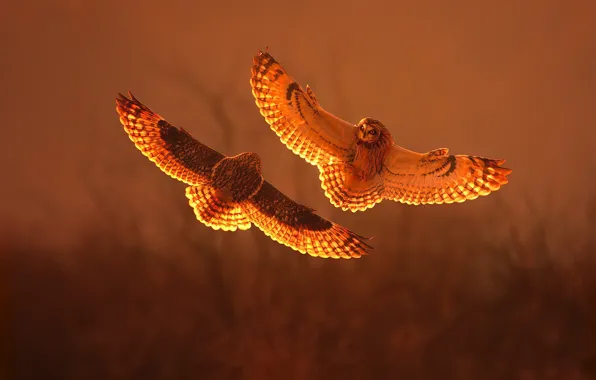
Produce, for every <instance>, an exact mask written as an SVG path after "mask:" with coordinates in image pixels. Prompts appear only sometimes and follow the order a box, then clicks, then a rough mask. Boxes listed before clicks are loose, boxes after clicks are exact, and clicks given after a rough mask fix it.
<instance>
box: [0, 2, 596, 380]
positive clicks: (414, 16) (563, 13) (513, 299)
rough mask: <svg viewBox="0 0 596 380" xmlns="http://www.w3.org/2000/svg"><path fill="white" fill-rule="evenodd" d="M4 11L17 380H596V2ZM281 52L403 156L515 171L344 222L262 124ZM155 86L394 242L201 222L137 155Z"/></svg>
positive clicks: (8, 364)
mask: <svg viewBox="0 0 596 380" xmlns="http://www.w3.org/2000/svg"><path fill="white" fill-rule="evenodd" d="M2 8H3V11H2V12H0V32H1V33H0V42H1V46H2V59H1V60H0V66H1V70H0V76H1V83H2V88H3V91H1V92H0V97H2V99H1V102H0V107H1V111H2V115H3V118H4V122H3V126H2V153H3V157H4V159H3V162H4V165H3V167H2V170H3V178H4V180H3V181H2V186H0V223H1V225H2V229H1V231H0V250H1V255H0V269H1V270H2V273H0V278H1V280H0V285H1V286H0V327H2V331H1V335H0V342H2V343H0V344H1V345H2V346H1V347H0V349H1V350H2V351H3V354H2V355H0V357H2V358H3V359H1V360H2V362H1V363H0V371H2V372H0V378H19V379H25V378H26V379H32V378H43V379H50V378H51V379H54V378H56V379H191V378H192V379H195V378H200V379H281V378H284V379H368V378H373V379H396V378H403V379H521V380H530V379H582V380H583V379H594V378H596V276H595V275H596V268H595V265H596V259H595V255H596V238H595V237H594V230H595V225H596V196H595V195H594V191H595V190H596V181H595V180H594V178H593V176H594V171H595V170H594V169H595V168H596V155H595V154H594V153H593V149H594V148H593V144H594V138H595V137H596V132H595V129H594V123H595V121H596V107H594V103H595V101H596V69H595V68H596V22H595V21H594V14H595V12H596V3H594V2H590V1H588V0H585V1H582V0H573V1H562V0H528V1H523V2H520V1H515V0H505V1H499V2H496V1H494V2H493V1H489V2H477V1H472V0H456V1H451V2H449V3H448V2H441V1H431V0H425V1H418V2H406V1H395V2H392V3H389V2H384V1H367V2H365V3H363V2H355V1H347V2H343V3H341V4H340V3H332V2H318V1H310V0H304V1H301V2H290V3H284V2H281V3H271V2H263V3H259V2H254V1H253V2H242V1H231V2H206V1H204V0H199V1H197V2H180V1H170V2H160V1H154V0H147V1H143V2H140V1H137V2H132V1H130V2H123V1H114V0H102V1H95V0H91V1H87V2H83V1H77V0H54V1H49V0H46V1H43V0H42V1H38V2H36V3H25V2H21V3H17V2H11V3H7V4H4V5H3V6H2ZM267 46H268V47H269V50H270V52H271V53H272V54H273V56H274V57H275V58H276V59H277V60H279V61H280V62H281V64H282V65H284V66H285V68H286V69H287V70H288V72H289V73H290V75H292V76H293V77H294V78H295V79H296V80H297V81H298V82H299V83H300V84H302V85H303V86H304V85H305V84H309V85H310V86H311V87H312V88H313V90H314V92H315V94H316V95H317V98H318V100H319V101H320V103H321V104H322V106H323V107H324V108H326V109H327V110H328V111H330V112H332V113H335V114H336V115H338V116H340V117H342V118H344V119H345V120H348V121H351V122H357V121H358V120H360V119H361V118H362V117H365V116H371V117H375V118H377V119H379V120H381V121H383V122H384V123H385V124H386V125H387V126H388V128H389V129H390V130H391V132H392V134H393V136H394V138H395V140H396V143H398V144H399V145H402V146H405V147H407V148H409V149H414V150H418V151H428V150H430V149H434V148H439V147H448V148H449V149H450V152H451V153H454V154H474V155H481V156H487V157H492V158H505V159H507V166H508V167H510V168H512V169H514V171H513V173H512V175H511V176H510V183H509V184H508V185H506V186H504V187H503V188H502V189H501V190H500V191H498V192H496V193H493V194H492V195H490V196H488V197H482V198H479V199H477V200H474V201H469V202H466V203H463V204H457V205H441V206H419V207H413V206H406V205H403V204H398V203H395V202H388V201H386V202H383V203H381V204H378V205H377V206H375V207H374V208H373V209H372V210H369V211H367V212H363V213H357V214H352V213H349V212H342V211H341V210H339V209H335V208H333V206H331V204H330V203H329V202H328V201H327V199H326V198H325V196H324V194H323V191H322V190H321V188H320V182H319V179H318V173H317V170H316V168H315V167H313V166H311V165H308V164H306V163H305V162H304V161H303V160H301V159H300V158H299V157H298V156H295V155H293V154H292V153H291V152H290V151H289V150H288V149H287V148H285V146H283V145H282V144H281V143H280V142H279V139H278V138H277V136H276V135H275V134H274V133H273V132H272V131H271V130H270V129H269V127H268V125H267V124H266V123H265V121H264V120H263V118H262V117H261V115H260V114H259V112H258V109H257V107H256V106H255V104H254V99H253V97H252V95H251V91H250V85H249V78H250V67H251V65H252V57H253V56H254V55H255V54H256V53H257V51H258V49H264V48H265V47H267ZM128 90H131V91H132V92H133V93H134V94H135V96H137V97H138V98H139V99H140V100H141V101H142V102H144V103H145V104H147V105H148V106H149V107H150V108H152V109H153V110H155V111H156V112H158V113H160V114H161V115H162V116H164V117H165V118H166V119H167V120H168V121H170V122H171V123H173V124H174V125H176V126H179V127H184V128H185V129H187V130H188V131H190V133H192V134H193V135H194V136H195V137H196V138H197V139H199V140H200V141H202V142H204V143H206V144H208V145H210V146H211V147H213V148H215V149H217V150H219V151H221V152H222V153H225V154H229V155H232V154H237V153H239V152H243V151H254V152H257V153H258V154H259V155H260V156H261V157H262V159H263V162H264V164H263V172H264V175H265V177H266V178H267V179H268V180H269V181H270V182H271V183H273V184H274V185H275V186H276V187H277V188H279V189H280V190H281V191H283V192H284V193H285V194H287V195H288V196H290V197H292V198H294V199H295V200H297V201H299V202H302V203H305V204H307V205H309V206H311V207H314V208H316V209H317V210H318V212H319V213H320V214H321V215H322V216H324V217H326V218H330V219H332V220H334V221H336V222H338V223H340V224H343V225H345V226H347V227H349V228H351V229H353V230H354V231H355V232H357V233H359V234H362V235H365V236H374V240H373V241H372V244H373V245H374V247H375V250H374V251H373V252H372V253H371V254H370V255H369V256H367V257H365V258H362V259H360V260H349V261H336V260H324V259H316V258H311V257H308V256H304V255H300V254H299V253H297V252H295V251H292V250H290V249H288V248H286V247H283V246H281V245H279V244H277V243H275V242H273V241H272V240H270V239H268V238H267V237H265V236H264V235H263V234H262V233H261V232H260V231H258V230H257V229H256V228H252V229H251V230H249V231H244V232H237V233H226V232H220V231H213V230H211V229H209V228H207V227H205V226H204V225H202V224H201V223H199V222H198V221H196V220H195V217H194V214H193V212H192V209H191V208H190V207H189V206H188V204H187V199H186V198H185V196H184V187H185V186H184V185H183V184H181V183H178V182H176V181H174V180H172V179H170V178H169V177H167V176H165V175H164V174H163V173H161V172H160V171H159V170H158V169H157V168H156V167H155V166H154V165H153V164H152V163H151V162H149V161H148V160H147V159H146V158H145V157H144V156H142V155H141V153H140V152H139V151H137V150H136V148H134V146H133V144H132V143H131V142H130V140H129V139H128V137H127V136H126V134H125V133H124V131H123V129H122V126H121V125H120V123H119V121H118V116H117V114H116V111H115V100H114V99H115V97H116V95H117V93H118V92H122V93H126V91H128Z"/></svg>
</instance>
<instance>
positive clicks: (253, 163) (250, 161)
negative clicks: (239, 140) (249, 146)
mask: <svg viewBox="0 0 596 380" xmlns="http://www.w3.org/2000/svg"><path fill="white" fill-rule="evenodd" d="M236 157H239V158H240V159H241V161H242V162H243V164H244V165H246V166H247V167H249V168H251V169H254V170H256V171H257V173H259V174H261V157H259V155H258V154H256V153H253V152H244V153H240V154H238V155H237V156H236Z"/></svg>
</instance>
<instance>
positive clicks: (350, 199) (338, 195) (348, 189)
mask: <svg viewBox="0 0 596 380" xmlns="http://www.w3.org/2000/svg"><path fill="white" fill-rule="evenodd" d="M319 170H320V173H319V179H320V180H321V187H322V188H323V190H325V195H326V196H327V198H329V200H330V201H331V204H333V205H334V206H335V207H339V208H341V209H342V210H344V211H347V210H350V211H352V212H356V211H364V210H366V209H368V208H372V207H373V206H374V205H376V204H377V203H379V202H381V201H382V200H383V190H384V187H383V181H382V180H381V178H380V177H379V176H375V177H373V178H372V179H370V180H364V179H361V178H360V177H359V176H358V175H356V174H355V172H354V169H353V168H352V167H351V166H350V165H347V164H344V163H334V164H331V165H323V166H321V167H320V168H319Z"/></svg>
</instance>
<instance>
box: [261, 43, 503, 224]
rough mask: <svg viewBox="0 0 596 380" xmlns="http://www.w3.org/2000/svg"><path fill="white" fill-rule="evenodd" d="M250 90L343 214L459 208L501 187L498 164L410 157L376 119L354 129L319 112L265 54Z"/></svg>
mask: <svg viewBox="0 0 596 380" xmlns="http://www.w3.org/2000/svg"><path fill="white" fill-rule="evenodd" d="M251 73H252V75H251V78H250V85H251V87H252V94H253V96H254V98H255V102H256V104H257V107H258V108H259V111H260V113H261V115H263V117H264V118H265V120H266V122H267V123H268V124H269V126H270V127H271V129H272V130H273V131H274V132H275V133H276V134H277V135H278V136H279V138H280V139H281V141H282V142H283V143H284V144H285V145H286V146H287V147H288V149H290V150H291V151H292V152H294V153H295V154H297V155H299V156H300V157H302V158H303V159H304V160H306V161H307V162H308V163H310V164H312V165H315V166H317V167H318V169H319V178H320V180H321V187H322V188H323V189H324V190H325V195H326V196H327V198H329V200H330V201H331V203H332V204H333V205H334V206H336V207H339V208H341V209H342V210H344V211H347V210H351V211H353V212H356V211H364V210H366V209H368V208H372V207H373V206H375V205H376V204H377V203H379V202H381V201H382V200H383V199H390V200H393V201H398V202H402V203H405V204H409V205H420V204H441V203H453V202H458V203H461V202H464V201H466V200H471V199H476V198H478V197H479V196H484V195H488V194H490V193H492V192H494V191H497V190H499V189H500V188H501V186H503V185H505V184H507V182H508V179H507V176H508V175H509V174H510V173H511V172H512V170H511V169H507V168H505V167H503V166H502V165H503V164H504V163H505V160H500V159H491V158H485V157H480V156H470V155H452V154H449V150H448V149H447V148H439V149H434V150H431V151H428V152H426V153H418V152H415V151H412V150H409V149H406V148H403V147H401V146H399V145H396V144H395V142H394V140H393V137H392V136H391V133H390V132H389V130H388V129H387V128H386V127H385V126H384V125H383V123H381V122H380V121H378V120H375V119H373V118H369V117H366V118H363V119H362V120H360V121H359V122H358V124H356V125H354V124H352V123H349V122H347V121H344V120H342V119H340V118H339V117H337V116H335V115H333V114H331V113H329V112H327V111H326V110H325V109H323V108H322V107H321V105H320V104H319V102H318V101H317V98H316V97H315V94H314V92H313V91H312V89H311V88H310V87H309V86H308V85H306V87H305V89H303V88H302V87H301V86H300V85H299V84H298V83H297V82H296V81H295V80H294V79H292V77H290V76H289V75H288V73H287V72H286V70H285V69H284V68H283V67H282V66H281V65H280V64H279V62H277V61H276V60H275V59H274V58H273V57H272V56H271V54H270V53H269V52H268V51H265V52H261V51H260V52H259V53H258V54H257V55H256V56H255V57H254V59H253V66H252V69H251Z"/></svg>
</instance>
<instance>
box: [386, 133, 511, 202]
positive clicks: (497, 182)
mask: <svg viewBox="0 0 596 380" xmlns="http://www.w3.org/2000/svg"><path fill="white" fill-rule="evenodd" d="M448 152H449V151H448V150H447V149H445V148H442V149H435V150H432V151H430V152H427V153H417V152H413V151H411V150H408V149H405V148H402V147H399V146H397V145H394V146H393V148H392V149H391V150H390V151H389V153H388V154H387V156H386V157H385V163H384V165H383V167H382V169H381V176H382V177H383V180H384V183H385V190H384V192H383V196H384V197H385V198H387V199H392V200H395V201H399V202H402V203H407V204H413V205H418V204H440V203H453V202H460V203H461V202H464V201H466V200H468V199H476V198H477V197H478V196H483V195H488V194H490V193H491V192H493V191H497V190H499V189H500V188H501V186H503V185H505V184H506V183H507V182H508V179H507V175H509V174H510V173H511V172H512V170H511V169H507V168H504V167H502V166H501V165H503V164H504V163H505V160H495V159H490V158H484V157H477V156H465V155H450V154H448Z"/></svg>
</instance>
